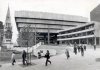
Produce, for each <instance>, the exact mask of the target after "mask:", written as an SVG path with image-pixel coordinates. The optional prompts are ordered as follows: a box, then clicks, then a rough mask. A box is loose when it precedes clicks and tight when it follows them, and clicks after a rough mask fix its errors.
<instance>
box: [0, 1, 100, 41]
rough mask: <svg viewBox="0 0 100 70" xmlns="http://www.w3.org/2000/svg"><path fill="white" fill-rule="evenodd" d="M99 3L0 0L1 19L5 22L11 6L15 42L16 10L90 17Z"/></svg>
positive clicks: (14, 39)
mask: <svg viewBox="0 0 100 70" xmlns="http://www.w3.org/2000/svg"><path fill="white" fill-rule="evenodd" d="M98 4H100V0H0V21H3V23H5V18H6V14H7V9H8V6H9V7H10V12H11V19H12V20H11V21H12V26H13V42H16V38H17V34H18V32H17V30H16V24H15V21H14V12H15V11H19V10H29V11H40V12H50V13H58V14H68V15H77V16H83V17H87V18H90V11H92V10H93V9H94V8H95V7H96V6H97V5H98Z"/></svg>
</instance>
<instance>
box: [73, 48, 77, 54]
mask: <svg viewBox="0 0 100 70" xmlns="http://www.w3.org/2000/svg"><path fill="white" fill-rule="evenodd" d="M74 53H75V55H76V54H77V47H76V46H74Z"/></svg>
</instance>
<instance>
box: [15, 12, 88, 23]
mask: <svg viewBox="0 0 100 70" xmlns="http://www.w3.org/2000/svg"><path fill="white" fill-rule="evenodd" d="M16 17H19V18H40V19H51V20H65V21H76V22H88V18H86V17H82V16H75V15H66V14H55V13H47V12H36V11H15V18H16Z"/></svg>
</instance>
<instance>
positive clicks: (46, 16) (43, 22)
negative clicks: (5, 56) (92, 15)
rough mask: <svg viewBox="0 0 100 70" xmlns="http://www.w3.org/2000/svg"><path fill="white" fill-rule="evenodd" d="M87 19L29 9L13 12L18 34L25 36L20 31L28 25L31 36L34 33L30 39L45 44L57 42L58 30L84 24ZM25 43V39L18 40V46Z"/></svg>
mask: <svg viewBox="0 0 100 70" xmlns="http://www.w3.org/2000/svg"><path fill="white" fill-rule="evenodd" d="M87 21H88V20H87V18H84V17H80V16H72V15H62V14H54V13H46V12H30V11H16V12H15V22H16V25H17V29H18V32H19V36H20V35H22V36H25V34H24V35H23V34H21V33H22V32H23V31H24V28H25V27H28V26H30V29H31V30H30V31H31V32H30V33H31V34H32V33H33V36H34V33H35V39H33V40H32V38H31V42H32V43H33V41H34V40H35V42H37V38H38V41H39V42H40V41H41V42H44V43H45V44H50V43H52V44H54V43H57V34H58V32H57V31H58V30H64V29H69V28H71V27H76V26H80V25H84V24H86V22H87ZM37 34H38V35H37ZM20 39H21V38H19V40H20ZM32 43H31V44H32ZM25 44H26V41H25V40H22V39H21V40H20V41H19V45H20V46H25ZM32 45H33V44H32ZM32 45H30V46H32Z"/></svg>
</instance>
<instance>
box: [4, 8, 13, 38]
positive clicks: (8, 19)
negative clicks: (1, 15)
mask: <svg viewBox="0 0 100 70" xmlns="http://www.w3.org/2000/svg"><path fill="white" fill-rule="evenodd" d="M4 28H5V37H6V38H8V39H11V38H12V26H11V16H10V8H9V6H8V10H7V15H6V20H5V26H4Z"/></svg>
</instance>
